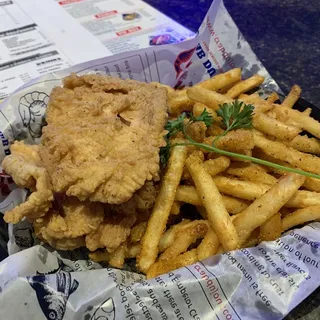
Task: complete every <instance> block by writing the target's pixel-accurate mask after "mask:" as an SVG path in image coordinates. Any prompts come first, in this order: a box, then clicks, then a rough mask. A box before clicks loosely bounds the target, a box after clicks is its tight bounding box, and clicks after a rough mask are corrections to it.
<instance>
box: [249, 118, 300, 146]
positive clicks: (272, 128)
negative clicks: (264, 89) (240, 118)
mask: <svg viewBox="0 0 320 320" xmlns="http://www.w3.org/2000/svg"><path fill="white" fill-rule="evenodd" d="M252 120H253V121H252V123H253V127H254V128H256V129H257V130H260V131H262V132H263V133H265V134H269V135H271V136H274V137H276V138H277V139H279V140H288V141H291V140H292V139H294V138H295V137H296V136H298V134H299V133H300V132H301V130H300V129H299V128H297V127H293V126H288V125H286V124H285V123H282V122H281V121H278V120H276V119H272V118H270V117H268V116H267V115H266V114H264V113H261V112H258V113H256V114H255V115H254V116H253V119H252Z"/></svg>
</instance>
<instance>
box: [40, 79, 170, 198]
mask: <svg viewBox="0 0 320 320" xmlns="http://www.w3.org/2000/svg"><path fill="white" fill-rule="evenodd" d="M166 119H167V96H166V90H165V89H163V88H156V87H155V86H154V85H152V84H144V83H140V82H137V81H133V80H120V79H115V78H110V77H105V76H99V75H84V76H80V77H79V76H77V75H75V74H73V75H71V76H69V77H67V78H65V79H64V87H63V88H61V87H56V88H54V89H53V90H52V93H51V96H50V101H49V105H48V109H47V114H46V120H47V123H48V125H47V126H46V127H45V128H44V129H43V135H42V144H41V147H40V155H41V158H42V160H43V162H44V165H45V167H46V169H47V170H48V172H49V174H50V177H51V180H52V184H53V188H54V191H55V192H64V193H66V194H67V195H68V196H76V197H78V198H79V199H80V200H81V201H83V200H86V199H88V200H90V201H99V202H103V203H110V204H120V203H123V202H126V201H128V200H129V199H130V198H131V197H132V195H133V193H134V192H135V191H136V190H138V189H140V188H141V187H142V186H143V185H144V183H145V182H146V181H148V180H155V179H158V176H159V148H160V147H161V146H164V145H165V141H164V138H163V136H164V134H165V132H164V129H163V127H164V125H165V122H166Z"/></svg>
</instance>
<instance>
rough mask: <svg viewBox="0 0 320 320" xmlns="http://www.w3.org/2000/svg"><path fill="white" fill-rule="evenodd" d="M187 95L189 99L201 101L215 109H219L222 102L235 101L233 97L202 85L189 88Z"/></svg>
mask: <svg viewBox="0 0 320 320" xmlns="http://www.w3.org/2000/svg"><path fill="white" fill-rule="evenodd" d="M187 95H188V98H189V99H191V100H193V101H195V102H201V103H203V104H205V105H206V106H208V107H209V108H211V109H213V110H218V109H219V105H220V104H223V103H230V102H233V99H231V98H228V97H226V96H224V95H223V94H220V93H218V92H214V91H210V90H208V89H204V88H200V87H192V88H189V89H187Z"/></svg>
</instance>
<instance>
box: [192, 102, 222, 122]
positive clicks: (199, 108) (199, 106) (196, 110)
mask: <svg viewBox="0 0 320 320" xmlns="http://www.w3.org/2000/svg"><path fill="white" fill-rule="evenodd" d="M204 110H206V111H207V112H208V113H209V114H210V115H211V116H212V117H213V118H214V119H215V120H216V119H217V113H216V112H215V111H214V110H212V109H210V108H208V107H207V106H206V105H205V104H203V103H200V102H196V103H195V104H194V106H193V109H192V113H193V115H194V116H195V117H199V116H200V115H201V113H202V112H203V111H204Z"/></svg>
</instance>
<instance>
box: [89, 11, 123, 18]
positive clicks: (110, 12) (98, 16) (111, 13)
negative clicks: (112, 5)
mask: <svg viewBox="0 0 320 320" xmlns="http://www.w3.org/2000/svg"><path fill="white" fill-rule="evenodd" d="M117 13H118V11H117V10H112V11H106V12H102V13H99V14H96V15H95V17H96V18H97V19H101V18H105V17H109V16H113V15H115V14H117Z"/></svg>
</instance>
